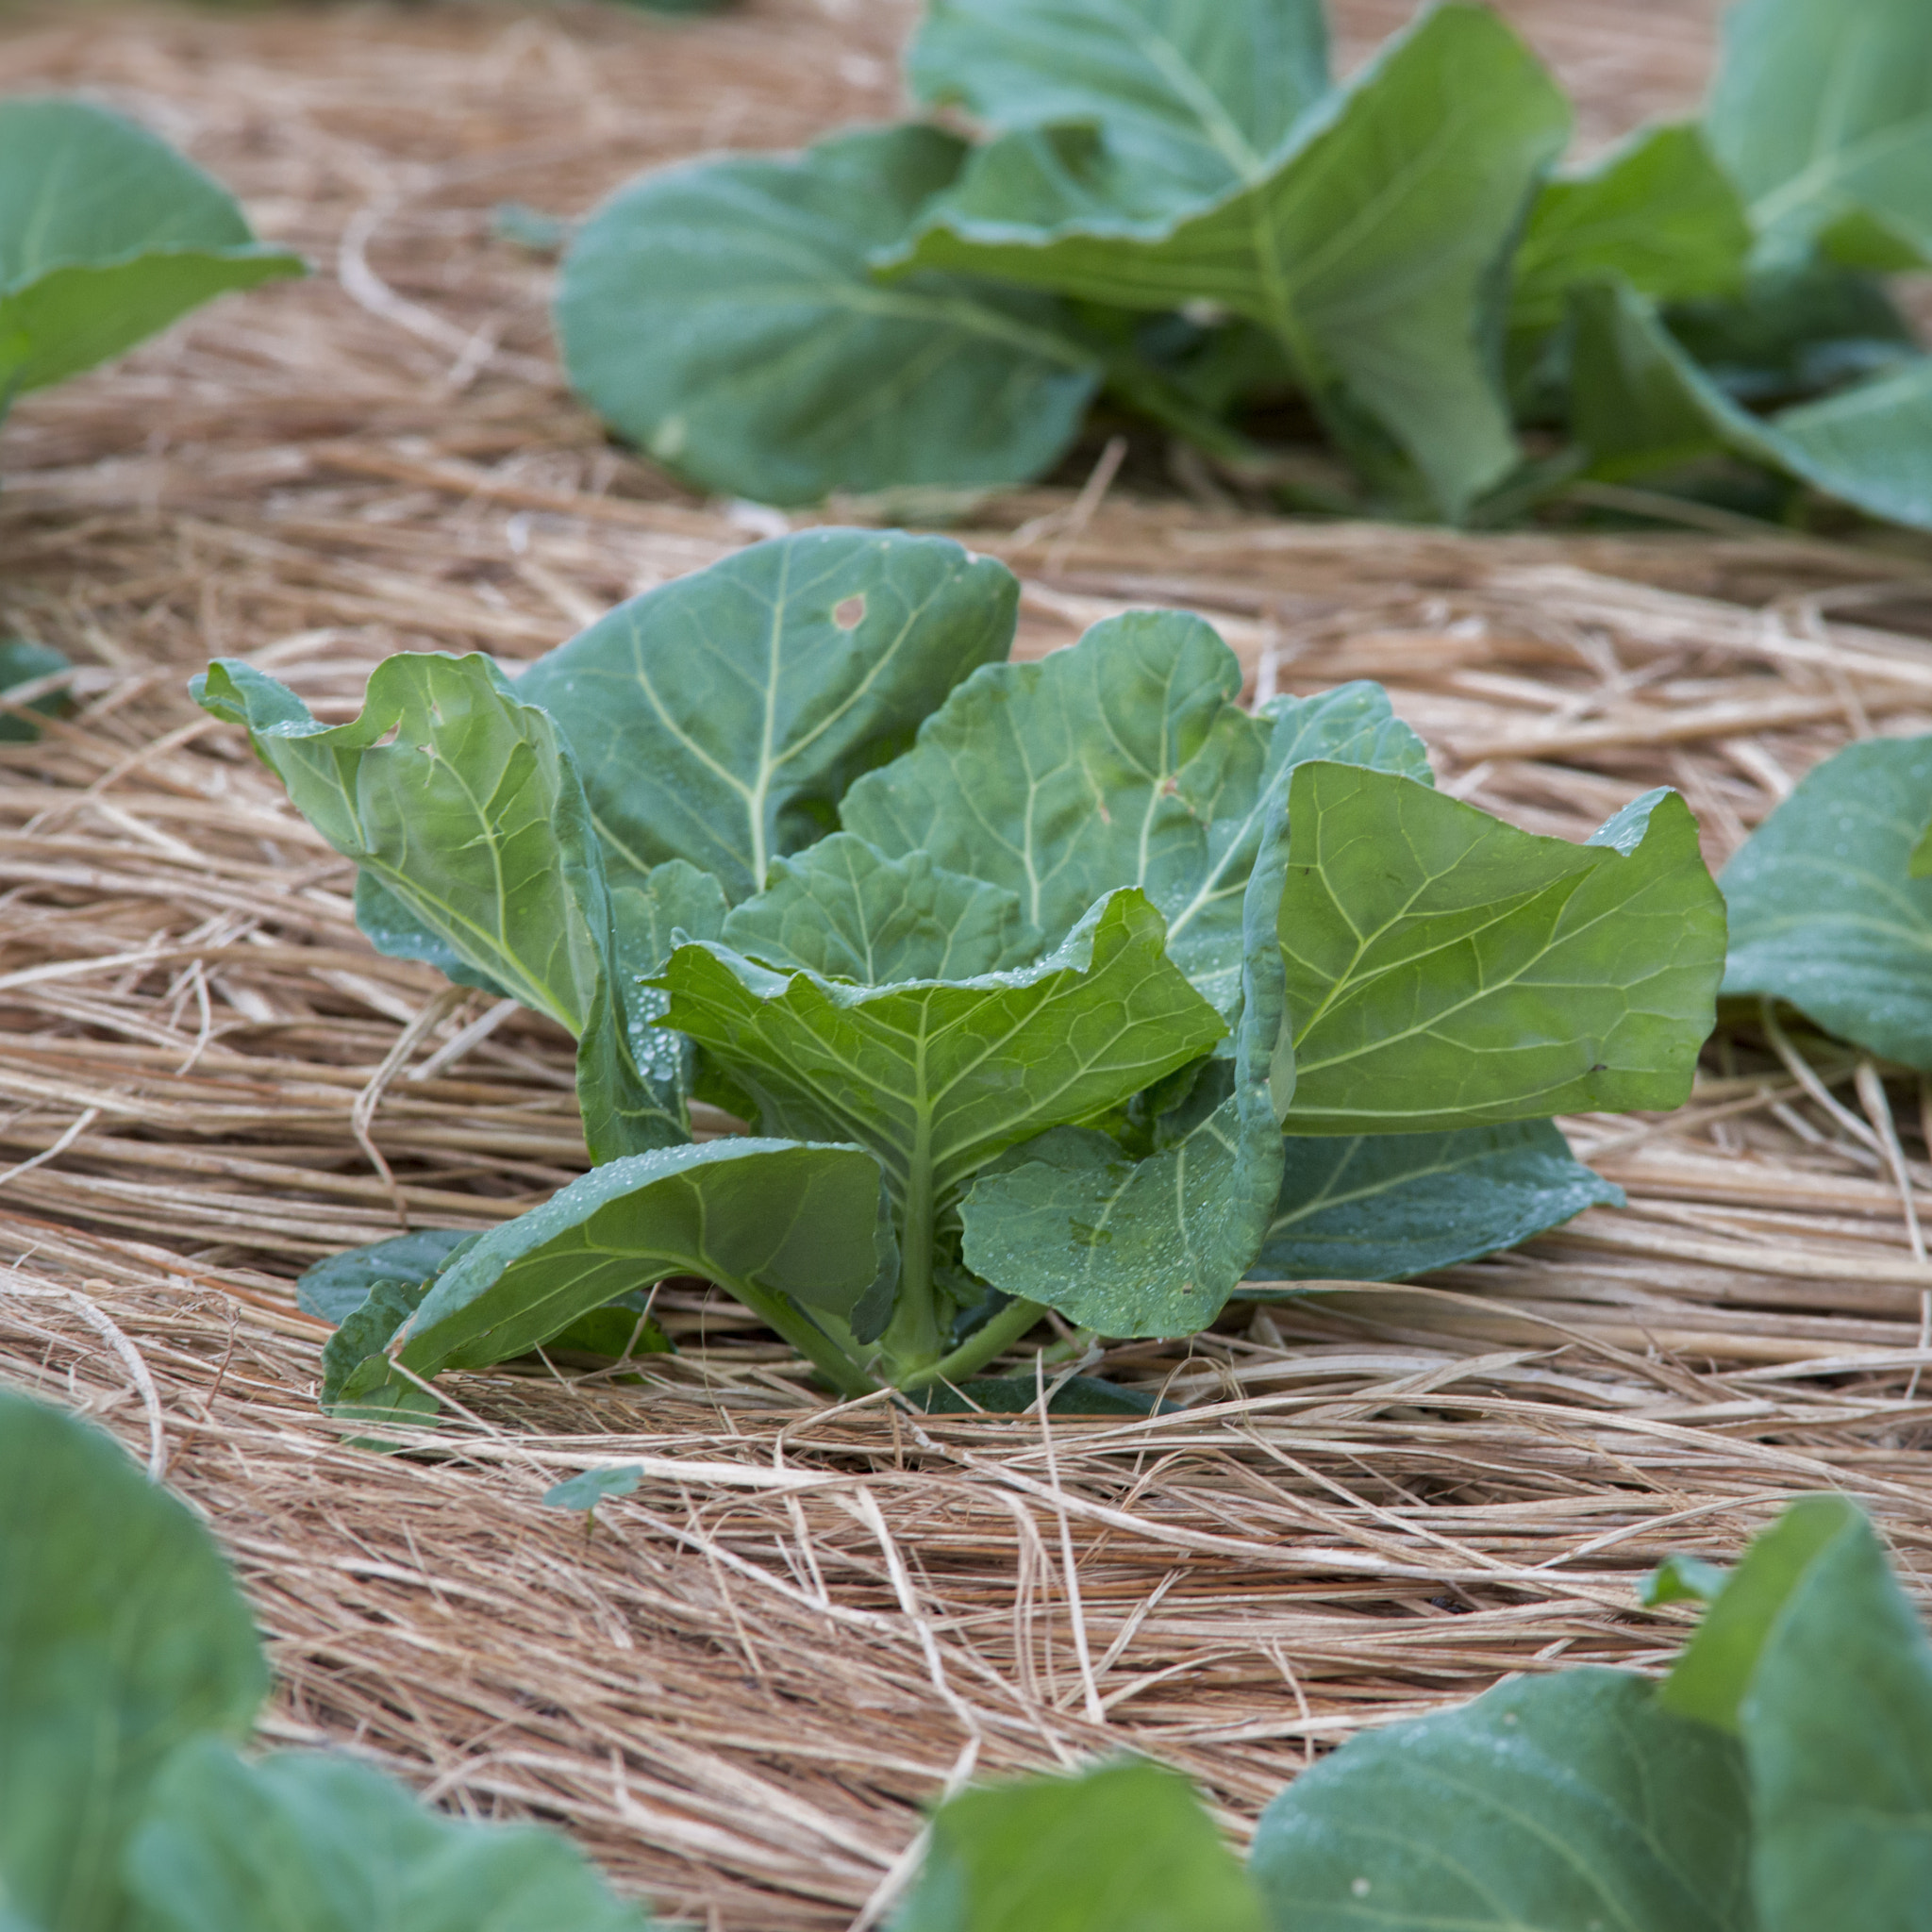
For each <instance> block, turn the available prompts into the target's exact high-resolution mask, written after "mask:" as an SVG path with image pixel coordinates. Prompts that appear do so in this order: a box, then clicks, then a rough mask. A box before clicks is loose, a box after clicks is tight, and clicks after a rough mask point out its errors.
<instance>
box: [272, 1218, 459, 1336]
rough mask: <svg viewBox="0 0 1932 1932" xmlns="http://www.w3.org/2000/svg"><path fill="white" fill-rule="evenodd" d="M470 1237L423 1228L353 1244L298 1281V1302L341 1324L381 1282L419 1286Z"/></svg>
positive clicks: (308, 1312) (450, 1230) (444, 1229)
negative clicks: (365, 1243)
mask: <svg viewBox="0 0 1932 1932" xmlns="http://www.w3.org/2000/svg"><path fill="white" fill-rule="evenodd" d="M469 1239H470V1231H469V1230H468V1229H465V1228H458V1227H419V1228H416V1229H414V1230H413V1231H412V1232H410V1233H408V1234H398V1235H391V1237H390V1238H389V1240H388V1241H372V1242H371V1243H370V1244H369V1245H368V1246H367V1247H365V1248H350V1249H348V1250H347V1251H346V1252H345V1253H343V1254H340V1255H331V1256H329V1257H328V1258H327V1259H326V1260H325V1261H318V1262H316V1264H315V1265H314V1267H312V1268H310V1269H308V1271H307V1272H306V1273H304V1274H302V1276H301V1277H300V1278H299V1279H298V1280H297V1281H296V1283H295V1306H296V1307H298V1308H300V1309H301V1310H302V1312H303V1313H304V1314H305V1315H320V1316H321V1317H322V1319H323V1320H324V1321H325V1322H336V1323H341V1322H344V1321H346V1320H347V1319H348V1318H349V1317H350V1316H351V1315H353V1314H354V1313H355V1312H356V1310H357V1309H358V1308H359V1307H361V1306H362V1304H363V1303H364V1302H365V1301H367V1300H368V1299H369V1291H370V1290H371V1289H373V1288H374V1287H375V1284H376V1283H377V1282H378V1281H393V1282H399V1283H401V1284H402V1285H403V1286H404V1287H406V1288H413V1287H415V1286H416V1285H418V1284H419V1283H421V1282H425V1281H427V1280H428V1279H429V1278H430V1277H431V1276H432V1275H433V1274H436V1272H437V1271H438V1270H439V1269H440V1268H441V1266H442V1265H443V1263H444V1262H445V1261H447V1260H448V1259H449V1257H450V1254H451V1252H452V1250H454V1249H456V1248H458V1247H459V1246H460V1245H461V1244H462V1243H463V1242H464V1241H468V1240H469Z"/></svg>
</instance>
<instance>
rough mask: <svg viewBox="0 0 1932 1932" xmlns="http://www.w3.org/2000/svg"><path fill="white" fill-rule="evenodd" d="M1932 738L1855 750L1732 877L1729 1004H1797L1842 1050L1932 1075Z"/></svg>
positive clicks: (1797, 796) (1776, 815) (1757, 839)
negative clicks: (1928, 828)
mask: <svg viewBox="0 0 1932 1932" xmlns="http://www.w3.org/2000/svg"><path fill="white" fill-rule="evenodd" d="M1928 812H1932V737H1926V738H1875V739H1868V740H1866V741H1864V742H1862V743H1859V744H1853V745H1847V746H1846V747H1845V749H1844V750H1843V751H1841V752H1840V753H1838V754H1837V756H1836V757H1833V758H1827V759H1825V761H1824V763H1823V764H1821V765H1819V766H1817V767H1816V768H1815V769H1813V770H1812V771H1810V772H1808V773H1807V774H1806V775H1805V776H1804V778H1802V779H1801V780H1800V781H1799V783H1798V786H1797V788H1796V790H1795V791H1792V793H1791V795H1790V797H1789V798H1788V799H1786V800H1785V801H1784V802H1783V803H1782V804H1780V805H1779V806H1778V808H1776V810H1774V812H1773V813H1772V814H1771V816H1770V817H1769V818H1767V819H1766V820H1765V821H1764V823H1763V824H1761V825H1759V826H1758V827H1757V830H1756V831H1755V832H1753V833H1752V835H1751V837H1750V838H1749V839H1748V840H1746V841H1745V842H1744V844H1743V845H1742V847H1741V848H1740V850H1739V852H1738V853H1737V855H1736V857H1734V858H1732V860H1731V862H1730V863H1729V864H1728V865H1727V866H1725V867H1724V877H1723V880H1722V884H1723V886H1724V898H1725V900H1726V902H1727V903H1728V905H1729V907H1730V919H1731V951H1730V960H1729V963H1728V965H1727V966H1726V968H1725V972H1724V991H1725V992H1727V993H1768V994H1770V995H1772V996H1773V997H1774V998H1776V999H1781V1000H1789V1001H1790V1003H1791V1005H1792V1006H1794V1007H1797V1008H1800V1009H1801V1010H1802V1011H1803V1012H1805V1013H1807V1014H1808V1015H1809V1016H1810V1017H1811V1019H1813V1020H1815V1021H1816V1022H1817V1023H1818V1024H1819V1025H1821V1026H1823V1027H1824V1028H1826V1029H1827V1030H1828V1031H1830V1032H1832V1033H1836V1034H1838V1035H1839V1036H1840V1038H1841V1039H1844V1040H1849V1041H1853V1042H1854V1044H1856V1045H1858V1046H1862V1047H1865V1048H1867V1049H1869V1050H1870V1051H1872V1052H1874V1053H1878V1054H1883V1055H1884V1056H1885V1058H1888V1059H1894V1060H1901V1061H1903V1062H1904V1063H1905V1064H1906V1065H1907V1066H1911V1067H1923V1068H1926V1069H1928V1070H1932V879H1927V878H1924V877H1921V876H1918V875H1916V874H1913V873H1912V871H1911V861H1912V856H1913V854H1914V852H1915V850H1916V849H1917V848H1918V847H1919V844H1920V841H1921V838H1922V835H1923V834H1924V828H1925V822H1926V816H1927V813H1928Z"/></svg>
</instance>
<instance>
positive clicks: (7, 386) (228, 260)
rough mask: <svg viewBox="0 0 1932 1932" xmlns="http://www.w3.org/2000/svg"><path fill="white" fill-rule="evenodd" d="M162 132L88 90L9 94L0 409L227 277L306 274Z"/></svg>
mask: <svg viewBox="0 0 1932 1932" xmlns="http://www.w3.org/2000/svg"><path fill="white" fill-rule="evenodd" d="M307 272H308V271H307V268H306V265H305V264H304V262H303V261H302V258H300V257H299V256H295V255H289V254H286V253H284V252H283V251H282V250H280V249H275V248H266V247H263V246H262V245H260V244H259V243H258V242H257V241H256V240H255V237H254V235H253V234H251V233H250V231H249V227H248V224H247V222H246V221H244V220H243V219H242V210H241V209H240V208H237V207H236V205H235V202H234V199H233V197H232V196H230V195H229V194H228V193H227V192H226V191H225V189H223V188H222V187H221V186H220V184H219V183H217V182H215V181H212V180H210V179H209V178H208V175H204V174H203V173H202V172H201V170H200V169H199V168H197V167H195V166H194V165H193V163H192V162H191V161H188V160H186V159H184V158H182V157H181V156H180V155H178V154H176V153H175V150H174V149H173V148H171V147H170V146H168V144H167V143H166V142H162V141H158V140H157V139H156V138H155V137H154V136H153V135H152V134H149V133H147V132H146V131H145V130H143V129H142V128H139V127H137V126H135V125H133V124H132V123H131V122H128V121H124V120H123V119H122V118H121V117H120V116H119V115H118V114H109V113H108V112H106V111H105V110H104V109H102V108H95V107H91V106H89V105H88V104H87V103H86V102H83V101H69V100H11V101H5V102H0V412H4V410H5V408H6V405H7V403H8V402H9V401H10V400H11V399H12V397H13V396H15V395H17V394H19V393H20V392H21V391H24V390H30V389H39V388H42V386H43V385H45V384H47V383H50V382H58V381H60V380H62V379H63V378H64V377H66V376H69V375H78V374H79V372H80V371H81V370H83V369H91V368H92V367H93V365H94V364H95V363H97V362H104V361H106V360H107V359H108V357H110V356H118V355H119V354H120V353H121V352H122V351H123V350H124V349H128V348H132V347H133V345H134V344H135V343H136V342H138V341H141V340H142V338H143V337H146V336H151V335H153V334H155V333H156V332H157V331H158V330H160V329H163V328H166V327H167V326H168V325H169V324H170V323H172V322H174V321H175V320H177V319H178V318H179V317H180V316H182V315H185V314H186V313H187V312H188V311H189V310H190V309H191V308H198V307H199V306H200V305H201V304H202V303H204V302H207V301H208V300H210V299H211V298H213V297H214V296H216V295H220V294H223V293H225V291H228V290H231V289H250V288H254V287H255V286H257V285H258V283H261V282H268V281H276V280H280V279H282V278H284V277H286V276H289V275H304V274H306V273H307Z"/></svg>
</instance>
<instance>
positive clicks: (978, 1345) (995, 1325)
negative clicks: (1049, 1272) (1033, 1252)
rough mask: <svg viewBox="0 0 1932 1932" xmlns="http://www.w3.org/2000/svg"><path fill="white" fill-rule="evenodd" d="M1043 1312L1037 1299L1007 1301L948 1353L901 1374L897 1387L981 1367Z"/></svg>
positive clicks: (948, 1378)
mask: <svg viewBox="0 0 1932 1932" xmlns="http://www.w3.org/2000/svg"><path fill="white" fill-rule="evenodd" d="M1045 1313H1046V1310H1045V1309H1044V1308H1043V1307H1041V1305H1040V1304H1039V1303H1038V1302H1024V1301H1016V1302H1009V1303H1008V1305H1007V1306H1006V1307H1004V1308H1002V1309H1001V1310H1000V1311H999V1313H998V1314H997V1315H995V1316H993V1318H992V1319H991V1321H990V1322H988V1323H987V1324H986V1325H985V1326H984V1327H983V1328H980V1329H979V1330H977V1331H976V1332H975V1333H974V1334H972V1335H969V1336H968V1337H967V1338H966V1340H965V1341H962V1342H961V1343H960V1344H959V1345H958V1348H956V1349H955V1350H954V1351H953V1352H952V1354H951V1355H947V1356H941V1357H940V1359H939V1360H938V1361H936V1362H934V1363H933V1364H932V1366H931V1367H930V1368H927V1369H921V1370H919V1371H917V1372H916V1373H915V1374H910V1375H904V1376H901V1377H900V1379H899V1387H900V1388H901V1389H904V1390H907V1391H912V1390H915V1389H924V1388H926V1387H927V1386H928V1385H929V1384H931V1383H934V1382H958V1381H961V1380H963V1379H964V1378H965V1377H966V1376H968V1375H970V1374H973V1372H974V1370H975V1369H983V1368H984V1367H985V1366H986V1365H987V1363H988V1362H990V1361H991V1360H992V1359H993V1357H995V1356H1000V1355H1004V1354H1005V1353H1006V1352H1007V1350H1008V1349H1009V1348H1011V1347H1012V1345H1013V1344H1014V1342H1016V1341H1019V1339H1020V1338H1021V1336H1023V1335H1024V1334H1025V1333H1026V1331H1027V1330H1028V1329H1029V1328H1031V1327H1032V1326H1033V1324H1035V1323H1036V1322H1038V1321H1039V1320H1040V1319H1041V1316H1043V1315H1044V1314H1045Z"/></svg>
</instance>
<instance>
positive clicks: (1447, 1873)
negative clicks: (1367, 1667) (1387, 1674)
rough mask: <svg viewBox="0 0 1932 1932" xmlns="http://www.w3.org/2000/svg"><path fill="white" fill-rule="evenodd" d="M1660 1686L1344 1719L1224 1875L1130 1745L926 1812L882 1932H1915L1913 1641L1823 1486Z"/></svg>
mask: <svg viewBox="0 0 1932 1932" xmlns="http://www.w3.org/2000/svg"><path fill="white" fill-rule="evenodd" d="M1680 1598H1697V1599H1700V1600H1702V1601H1703V1602H1705V1603H1706V1604H1707V1606H1708V1607H1707V1609H1706V1611H1705V1615H1704V1621H1703V1624H1702V1625H1701V1626H1700V1627H1699V1629H1698V1630H1697V1632H1696V1634H1695V1635H1694V1636H1693V1637H1692V1638H1691V1642H1690V1644H1689V1646H1688V1647H1687V1648H1686V1650H1685V1651H1684V1653H1683V1655H1682V1656H1681V1657H1679V1658H1678V1660H1677V1663H1676V1665H1675V1666H1674V1669H1673V1670H1672V1672H1671V1674H1670V1675H1669V1676H1668V1677H1666V1678H1665V1679H1664V1681H1663V1682H1662V1683H1661V1684H1657V1683H1654V1682H1652V1681H1651V1680H1650V1679H1648V1678H1645V1677H1641V1676H1639V1675H1637V1674H1635V1673H1633V1672H1629V1671H1618V1670H1605V1669H1600V1668H1596V1667H1592V1666H1581V1667H1577V1668H1574V1669H1570V1670H1563V1671H1558V1672H1556V1673H1553V1674H1549V1675H1546V1676H1530V1677H1524V1678H1519V1679H1517V1680H1515V1681H1513V1682H1510V1683H1507V1684H1504V1685H1501V1686H1499V1687H1498V1688H1497V1689H1496V1690H1494V1691H1490V1692H1488V1693H1487V1694H1486V1695H1485V1696H1482V1697H1478V1698H1476V1699H1475V1700H1474V1702H1473V1703H1471V1704H1468V1705H1465V1706H1464V1707H1461V1708H1460V1709H1458V1710H1453V1711H1449V1712H1446V1713H1444V1714H1443V1715H1441V1716H1439V1717H1429V1718H1424V1719H1422V1720H1420V1721H1419V1722H1415V1723H1409V1724H1391V1725H1389V1726H1388V1727H1387V1728H1386V1729H1381V1730H1375V1731H1370V1732H1366V1733H1364V1734H1363V1735H1361V1736H1359V1737H1357V1738H1356V1739H1354V1740H1352V1741H1350V1742H1349V1743H1347V1744H1344V1745H1343V1746H1342V1747H1341V1749H1340V1750H1339V1751H1337V1752H1335V1753H1334V1754H1333V1755H1332V1756H1330V1757H1325V1758H1324V1759H1322V1760H1321V1761H1320V1762H1319V1763H1317V1764H1315V1765H1313V1766H1312V1767H1310V1768H1309V1769H1308V1770H1307V1771H1305V1772H1303V1773H1302V1774H1301V1775H1300V1776H1299V1777H1297V1778H1296V1779H1295V1781H1294V1782H1293V1783H1292V1784H1291V1786H1289V1788H1288V1789H1287V1790H1285V1791H1283V1792H1282V1793H1281V1795H1280V1796H1279V1797H1277V1798H1276V1799H1275V1800H1274V1803H1273V1804H1272V1805H1271V1806H1270V1807H1268V1809H1267V1810H1266V1811H1265V1812H1264V1813H1263V1814H1262V1817H1261V1822H1260V1826H1259V1828H1258V1830H1257V1832H1256V1834H1255V1840H1254V1845H1253V1848H1252V1851H1251V1853H1250V1856H1249V1859H1248V1864H1247V1868H1246V1871H1245V1873H1244V1872H1243V1871H1242V1869H1241V1866H1240V1865H1238V1864H1237V1863H1236V1861H1235V1858H1234V1857H1233V1855H1232V1854H1231V1853H1230V1852H1229V1851H1228V1850H1227V1849H1226V1848H1225V1846H1224V1844H1223V1843H1222V1841H1221V1839H1220V1836H1219V1833H1218V1832H1217V1831H1216V1829H1215V1826H1214V1825H1213V1824H1212V1823H1211V1821H1210V1820H1209V1819H1208V1816H1207V1814H1206V1813H1205V1812H1204V1811H1203V1810H1202V1808H1201V1807H1200V1805H1199V1803H1198V1802H1197V1800H1196V1799H1195V1798H1194V1796H1193V1794H1192V1792H1191V1790H1190V1789H1189V1787H1188V1785H1187V1782H1186V1780H1185V1779H1183V1778H1181V1777H1180V1776H1178V1775H1177V1774H1174V1773H1173V1772H1169V1771H1166V1770H1163V1769H1161V1768H1159V1767H1158V1766H1154V1765H1150V1764H1144V1763H1123V1764H1116V1765H1110V1766H1106V1767H1103V1768H1101V1769H1098V1770H1095V1771H1091V1772H1089V1773H1087V1774H1085V1775H1083V1776H1080V1777H1074V1778H1045V1779H1036V1780H1032V1781H1028V1782H1021V1783H1014V1784H1009V1785H1006V1786H1003V1787H999V1786H996V1787H991V1788H988V1789H985V1790H974V1791H969V1792H967V1793H965V1794H963V1795H962V1796H960V1797H958V1798H956V1799H954V1800H952V1801H951V1802H950V1803H949V1804H947V1805H944V1806H942V1807H941V1809H940V1811H939V1813H938V1815H937V1817H936V1818H935V1819H934V1821H933V1827H932V1842H931V1849H930V1851H929V1852H928V1854H927V1857H926V1860H925V1864H924V1870H923V1872H922V1874H921V1876H920V1878H919V1881H918V1883H917V1885H916V1886H915V1888H914V1890H913V1891H912V1893H911V1895H910V1896H909V1897H908V1900H907V1902H906V1904H905V1906H904V1907H902V1908H901V1910H900V1912H899V1914H898V1916H897V1918H896V1919H895V1920H894V1921H893V1925H892V1932H1006V1928H1008V1927H1011V1926H1019V1925H1024V1926H1027V1927H1029V1928H1034V1927H1037V1928H1041V1932H1049V1928H1050V1932H1359V1928H1362V1927H1366V1926H1374V1927H1376V1928H1378V1932H1440V1928H1442V1927H1446V1926H1452V1925H1453V1926H1455V1927H1457V1932H1522V1928H1524V1927H1528V1926H1550V1927H1557V1926H1561V1927H1565V1928H1570V1927H1574V1928H1577V1932H1582V1928H1586V1927H1610V1926H1627V1927H1630V1928H1632V1932H1639V1928H1641V1932H1819V1928H1821V1927H1824V1926H1828V1925H1829V1926H1838V1925H1842V1926H1857V1928H1858V1932H1916V1928H1918V1927H1921V1926H1923V1925H1924V1923H1925V1902H1926V1900H1927V1898H1928V1897H1932V1644H1928V1643H1927V1641H1926V1639H1925V1634H1924V1630H1923V1629H1922V1628H1921V1627H1920V1624H1919V1621H1918V1618H1917V1617H1916V1615H1915V1614H1914V1612H1913V1610H1912V1607H1911V1605H1910V1604H1909V1602H1908V1601H1907V1598H1906V1596H1905V1593H1904V1591H1902V1590H1900V1588H1899V1586H1898V1584H1897V1582H1896V1581H1895V1580H1894V1578H1893V1577H1892V1576H1891V1574H1890V1572H1889V1571H1888V1568H1887V1565H1886V1557H1885V1551H1884V1548H1883V1546H1882V1545H1881V1544H1880V1542H1879V1541H1878V1539H1877V1537H1876V1536H1875V1535H1874V1533H1873V1530H1872V1527H1871V1525H1870V1524H1869V1523H1867V1522H1866V1520H1865V1519H1864V1517H1863V1516H1862V1515H1861V1514H1860V1512H1859V1511H1858V1510H1857V1507H1855V1506H1854V1505H1852V1504H1851V1503H1849V1502H1847V1501H1845V1500H1844V1499H1843V1498H1842V1497H1837V1496H1814V1497H1809V1498H1807V1499H1806V1500H1804V1501H1801V1502H1799V1503H1796V1504H1794V1505H1792V1507H1790V1509H1789V1510H1788V1511H1787V1513H1786V1514H1785V1516H1784V1517H1783V1518H1782V1520H1781V1521H1780V1522H1779V1523H1778V1524H1776V1525H1775V1526H1774V1528H1772V1529H1771V1530H1770V1531H1768V1532H1767V1533H1766V1534H1765V1535H1764V1536H1762V1537H1760V1538H1759V1539H1758V1540H1757V1542H1756V1543H1754V1544H1753V1545H1752V1547H1751V1549H1750V1550H1749V1551H1748V1553H1747V1554H1746V1556H1745V1557H1744V1560H1743V1561H1742V1563H1740V1565H1739V1567H1738V1568H1737V1570H1736V1571H1735V1572H1734V1573H1732V1574H1728V1575H1726V1574H1725V1573H1724V1572H1723V1571H1720V1570H1716V1569H1713V1568H1712V1566H1710V1565H1709V1564H1707V1563H1701V1562H1694V1561H1685V1560H1683V1559H1677V1560H1674V1561H1673V1562H1672V1563H1669V1564H1667V1565H1666V1566H1665V1567H1664V1569H1663V1570H1662V1571H1660V1572H1659V1573H1658V1574H1657V1576H1656V1577H1654V1578H1653V1579H1652V1582H1651V1585H1650V1589H1649V1600H1650V1601H1651V1602H1652V1603H1653V1604H1658V1603H1668V1602H1671V1601H1674V1600H1676V1599H1680Z"/></svg>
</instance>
